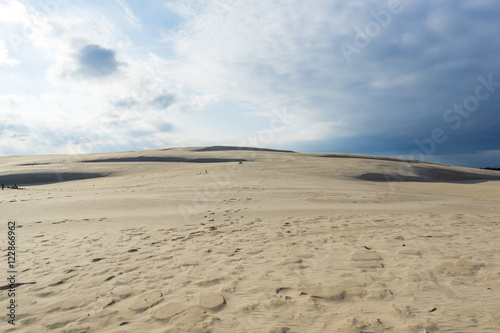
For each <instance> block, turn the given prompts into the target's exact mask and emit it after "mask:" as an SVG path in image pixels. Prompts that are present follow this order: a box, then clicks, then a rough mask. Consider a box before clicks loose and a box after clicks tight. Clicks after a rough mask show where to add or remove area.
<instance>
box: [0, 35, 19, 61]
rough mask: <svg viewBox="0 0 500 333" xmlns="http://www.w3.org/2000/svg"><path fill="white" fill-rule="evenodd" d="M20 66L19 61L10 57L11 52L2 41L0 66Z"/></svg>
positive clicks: (0, 44) (0, 41)
mask: <svg viewBox="0 0 500 333" xmlns="http://www.w3.org/2000/svg"><path fill="white" fill-rule="evenodd" d="M17 64H19V61H18V60H16V59H13V58H10V57H9V51H8V50H7V48H6V47H5V42H4V41H3V40H0V66H2V65H7V66H15V65H17Z"/></svg>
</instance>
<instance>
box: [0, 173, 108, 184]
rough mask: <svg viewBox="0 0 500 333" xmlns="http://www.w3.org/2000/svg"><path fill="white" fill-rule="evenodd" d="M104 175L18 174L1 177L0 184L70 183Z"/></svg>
mask: <svg viewBox="0 0 500 333" xmlns="http://www.w3.org/2000/svg"><path fill="white" fill-rule="evenodd" d="M104 176H106V174H102V173H83V172H39V173H17V174H10V175H1V176H0V183H2V184H5V185H11V184H17V185H19V186H20V185H24V186H25V185H41V184H52V183H60V182H69V181H73V180H81V179H92V178H99V177H104Z"/></svg>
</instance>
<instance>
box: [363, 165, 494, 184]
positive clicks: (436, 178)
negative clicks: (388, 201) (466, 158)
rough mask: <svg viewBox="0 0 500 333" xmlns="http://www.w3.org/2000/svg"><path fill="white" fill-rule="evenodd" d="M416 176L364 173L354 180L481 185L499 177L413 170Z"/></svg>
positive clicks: (433, 170)
mask: <svg viewBox="0 0 500 333" xmlns="http://www.w3.org/2000/svg"><path fill="white" fill-rule="evenodd" d="M413 169H414V171H415V173H416V174H417V176H409V175H401V174H386V173H365V174H362V175H360V176H357V177H355V178H357V179H361V180H367V181H372V182H442V183H462V182H467V183H481V182H486V181H490V180H500V176H493V175H485V174H480V173H473V172H463V171H456V170H446V169H428V168H421V167H414V168H413Z"/></svg>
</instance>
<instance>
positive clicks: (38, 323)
mask: <svg viewBox="0 0 500 333" xmlns="http://www.w3.org/2000/svg"><path fill="white" fill-rule="evenodd" d="M240 162H241V163H240ZM499 175H500V174H499V173H498V172H495V171H481V170H472V169H466V168H453V167H445V166H441V165H436V164H428V163H417V162H415V161H413V162H412V161H405V160H398V159H392V158H378V157H367V156H354V155H340V154H303V153H294V152H287V151H268V150H262V149H259V150H252V149H249V148H246V149H244V150H241V149H237V148H234V147H233V148H231V147H203V148H177V149H168V150H155V151H141V152H124V153H110V154H94V155H80V156H62V155H53V156H12V157H2V158H0V183H4V184H6V185H11V183H14V182H15V183H16V184H17V185H18V186H20V187H23V188H24V189H21V190H12V189H6V190H4V191H0V207H1V214H0V219H1V220H2V221H1V224H2V225H3V226H4V227H3V231H2V234H3V235H4V236H2V238H1V239H2V240H1V242H0V244H1V245H2V251H3V253H4V254H6V250H5V249H6V241H5V240H6V237H7V226H6V225H7V221H9V220H16V221H17V223H18V224H19V225H20V227H19V228H18V229H17V246H18V248H17V261H18V264H17V265H18V267H17V270H18V274H17V283H31V284H23V285H20V286H18V287H17V289H16V293H17V295H16V301H17V303H18V308H17V320H16V326H15V328H13V327H12V325H9V324H8V323H7V316H6V315H3V317H2V318H3V319H2V320H1V321H0V331H2V332H10V331H19V332H43V331H51V332H52V331H54V332H87V331H88V332H286V331H288V332H499V331H500V251H498V249H497V247H498V245H497V244H498V239H500V218H499V210H500V205H499V201H500V182H497V181H494V180H495V179H497V180H498V179H500V177H499ZM0 266H1V267H3V268H2V270H1V272H2V280H3V281H4V283H2V284H1V285H0V286H3V285H6V284H7V279H6V276H7V263H6V259H4V262H3V263H1V264H0ZM9 299H10V298H9V297H8V296H7V290H1V291H0V304H1V306H2V308H4V309H6V306H7V305H8V302H9ZM434 309H435V310H434ZM432 310H434V311H432ZM5 313H6V311H5Z"/></svg>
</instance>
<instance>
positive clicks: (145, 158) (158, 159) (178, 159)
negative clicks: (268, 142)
mask: <svg viewBox="0 0 500 333" xmlns="http://www.w3.org/2000/svg"><path fill="white" fill-rule="evenodd" d="M246 161H247V160H245V159H241V158H185V157H170V156H169V157H161V156H139V157H117V158H106V159H97V160H87V161H81V163H110V162H181V163H227V162H246Z"/></svg>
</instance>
